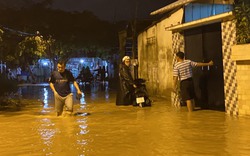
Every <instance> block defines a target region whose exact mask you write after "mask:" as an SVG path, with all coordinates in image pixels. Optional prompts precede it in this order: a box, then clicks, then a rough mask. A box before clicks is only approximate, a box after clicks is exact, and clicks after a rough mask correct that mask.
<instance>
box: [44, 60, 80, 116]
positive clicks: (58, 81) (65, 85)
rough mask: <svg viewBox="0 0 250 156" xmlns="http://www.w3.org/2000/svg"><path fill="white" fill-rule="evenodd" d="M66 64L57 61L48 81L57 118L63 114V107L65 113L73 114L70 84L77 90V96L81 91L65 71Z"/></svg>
mask: <svg viewBox="0 0 250 156" xmlns="http://www.w3.org/2000/svg"><path fill="white" fill-rule="evenodd" d="M65 67H66V62H65V61H63V60H60V61H58V63H57V70H58V71H54V72H52V74H51V77H50V79H49V83H50V88H51V89H52V91H53V92H54V98H55V109H56V112H57V116H61V115H62V113H63V107H64V106H66V113H67V114H69V115H71V114H72V112H73V93H72V92H71V89H70V83H73V85H74V86H75V88H76V90H77V94H82V92H81V90H80V89H79V86H78V84H77V82H76V81H75V78H74V77H73V75H72V73H71V72H70V71H69V70H67V69H65Z"/></svg>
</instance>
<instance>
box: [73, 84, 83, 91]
mask: <svg viewBox="0 0 250 156" xmlns="http://www.w3.org/2000/svg"><path fill="white" fill-rule="evenodd" d="M73 84H74V86H75V88H76V90H77V94H82V92H81V90H80V88H79V85H78V83H77V82H76V81H74V82H73Z"/></svg>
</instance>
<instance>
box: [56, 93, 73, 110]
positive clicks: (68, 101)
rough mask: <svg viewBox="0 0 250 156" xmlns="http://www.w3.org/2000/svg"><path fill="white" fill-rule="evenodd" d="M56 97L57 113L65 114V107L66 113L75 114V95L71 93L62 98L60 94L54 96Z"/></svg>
mask: <svg viewBox="0 0 250 156" xmlns="http://www.w3.org/2000/svg"><path fill="white" fill-rule="evenodd" d="M54 96H55V109H56V112H60V113H61V112H63V108H64V106H65V110H66V111H69V112H73V93H70V94H69V95H67V96H65V97H62V96H60V95H59V94H54Z"/></svg>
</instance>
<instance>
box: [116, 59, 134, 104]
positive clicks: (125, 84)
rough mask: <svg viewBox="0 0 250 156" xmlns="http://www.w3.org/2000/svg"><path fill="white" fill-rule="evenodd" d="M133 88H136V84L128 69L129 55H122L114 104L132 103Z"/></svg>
mask: <svg viewBox="0 0 250 156" xmlns="http://www.w3.org/2000/svg"><path fill="white" fill-rule="evenodd" d="M134 88H136V85H135V84H134V80H133V77H132V75H131V71H130V57H129V56H124V57H123V58H122V63H121V65H120V67H119V85H118V90H117V96H116V105H132V104H133V101H134V96H133V95H134Z"/></svg>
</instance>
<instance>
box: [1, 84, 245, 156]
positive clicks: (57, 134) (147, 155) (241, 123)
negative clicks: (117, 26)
mask: <svg viewBox="0 0 250 156" xmlns="http://www.w3.org/2000/svg"><path fill="white" fill-rule="evenodd" d="M20 92H21V94H22V98H23V99H24V100H27V99H30V103H29V104H28V105H26V106H25V107H24V108H22V109H21V110H19V111H9V112H8V111H4V112H0V130H1V133H0V140H1V141H0V155H1V156H26V155H27V156H50V155H53V156H172V155H187V156H189V155H190V156H191V155H192V156H193V155H202V156H204V155H211V156H217V155H222V156H224V155H225V156H231V155H232V156H234V155H249V153H250V144H249V142H250V124H249V122H250V118H249V117H231V116H228V115H226V114H225V112H219V111H212V110H199V111H195V112H192V113H188V112H187V111H186V108H185V107H182V108H181V109H176V108H173V107H172V106H171V104H170V102H169V101H168V100H166V99H163V98H157V97H151V99H153V100H154V102H153V104H152V107H144V108H140V107H133V106H119V107H118V106H116V105H115V92H114V91H112V90H108V89H107V88H105V87H104V88H101V89H100V88H98V87H92V88H90V89H86V90H85V91H84V97H83V98H82V99H81V101H77V100H75V105H74V110H75V112H81V113H83V114H81V113H79V114H78V115H76V116H72V117H56V116H55V112H54V108H53V96H52V94H51V90H50V89H49V87H48V86H46V85H45V86H23V87H21V88H20ZM84 113H85V114H84ZM86 113H88V114H86Z"/></svg>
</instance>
